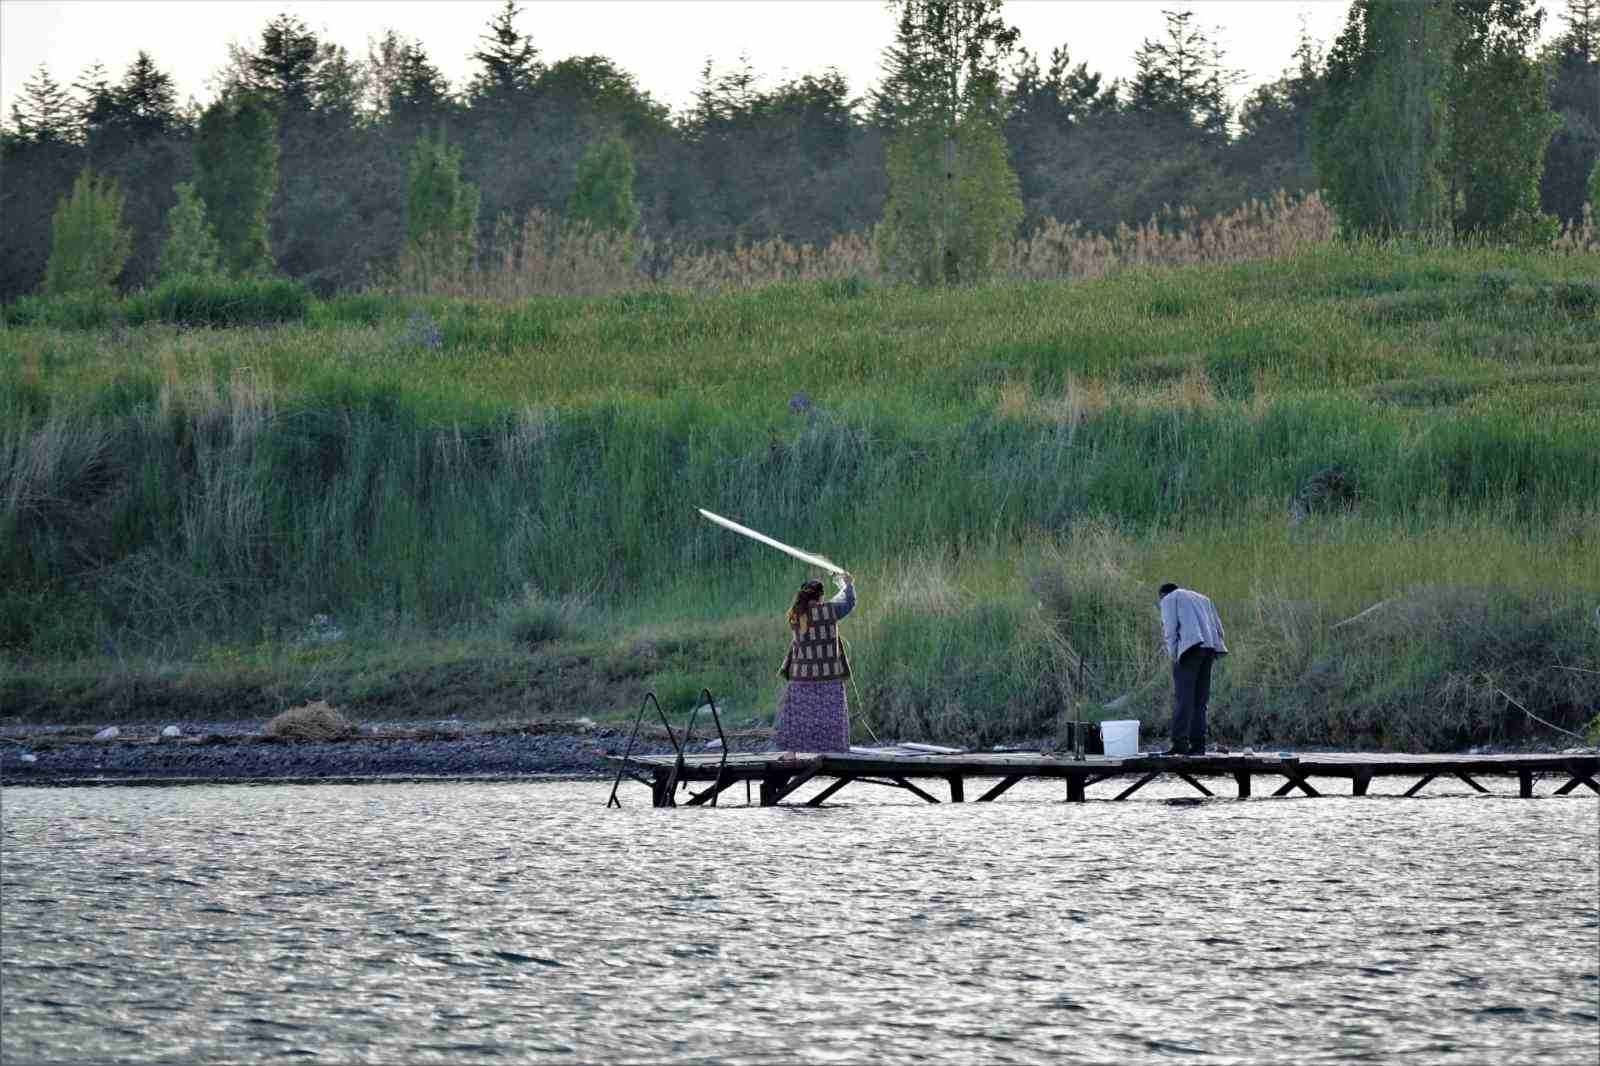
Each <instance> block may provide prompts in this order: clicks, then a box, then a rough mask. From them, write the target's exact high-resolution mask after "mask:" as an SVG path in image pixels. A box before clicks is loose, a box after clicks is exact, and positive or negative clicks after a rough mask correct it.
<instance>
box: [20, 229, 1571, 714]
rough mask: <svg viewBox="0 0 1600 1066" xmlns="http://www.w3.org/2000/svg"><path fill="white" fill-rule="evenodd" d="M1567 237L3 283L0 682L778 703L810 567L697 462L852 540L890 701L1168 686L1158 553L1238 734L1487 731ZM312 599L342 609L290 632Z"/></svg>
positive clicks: (387, 701) (1154, 691) (1557, 682)
mask: <svg viewBox="0 0 1600 1066" xmlns="http://www.w3.org/2000/svg"><path fill="white" fill-rule="evenodd" d="M1597 282H1600V271H1597V264H1596V263H1595V262H1594V261H1593V260H1592V259H1590V258H1584V257H1577V256H1570V257H1560V256H1554V255H1550V254H1545V253H1531V252H1530V253H1513V252H1505V251H1497V250H1492V249H1482V248H1479V249H1465V250H1444V249H1420V250H1419V249H1415V248H1407V247H1402V246H1369V247H1348V246H1333V247H1329V248H1327V249H1324V250H1321V251H1318V252H1316V253H1315V254H1311V255H1307V256H1303V257H1301V258H1297V259H1293V260H1288V261H1281V262H1274V263H1259V264H1246V265H1238V266H1231V267H1221V268H1195V269H1187V270H1180V271H1166V272H1155V273H1149V274H1126V275H1123V276H1120V277H1115V278H1111V279H1108V280H1104V281H1097V282H1088V283H1081V284H1076V285H1060V284H1033V285H1021V284H1008V285H999V286H994V287H987V288H978V289H971V290H962V291H956V292H918V291H909V290H902V289H885V288H873V287H870V286H862V285H856V286H841V285H838V284H831V283H824V284H816V285H807V286H772V287H768V288H765V289H758V290H753V291H747V292H736V293H724V294H721V295H714V296H692V295H685V294H679V293H664V292H637V293H627V294H623V295H618V296H613V297H606V298H601V299H595V300H587V301H584V300H554V299H541V300H536V301H532V302H529V303H526V304H519V305H491V304H469V303H461V302H450V301H434V302H423V303H418V302H414V301H404V300H399V299H393V298H387V297H381V296H373V295H363V296H353V297H346V298H342V299H338V300H333V301H329V302H314V303H312V304H311V306H310V309H309V312H308V313H307V317H306V318H305V320H304V321H303V322H294V323H287V324H282V325H277V326H271V327H266V328H243V329H233V330H223V331H213V330H192V329H180V328H177V327H174V326H170V325H139V326H131V325H129V324H128V322H127V316H123V317H122V318H119V319H117V320H116V321H115V323H114V324H109V325H105V326H102V327H98V328H89V329H71V328H59V327H54V326H49V325H43V324H34V325H26V326H17V325H12V326H10V327H8V328H7V329H6V330H5V331H4V332H0V412H3V414H0V419H3V428H0V549H3V550H0V647H3V648H5V649H6V650H5V652H4V655H5V656H6V658H5V659H4V660H3V661H0V715H17V714H22V715H27V716H30V717H48V716H56V717H62V718H69V717H95V716H97V715H101V716H103V715H107V714H111V713H113V712H116V713H124V714H126V715H133V716H136V715H137V711H138V709H139V707H140V706H141V705H149V704H150V703H151V702H152V701H155V702H157V703H159V701H161V700H168V699H170V700H173V701H177V702H178V703H181V702H182V701H183V700H184V699H191V704H192V705H193V706H195V707H197V708H205V709H208V710H214V709H216V708H218V707H220V706H225V705H228V704H229V703H230V701H231V702H233V703H241V701H242V703H241V705H245V706H250V707H259V708H260V709H261V710H263V711H264V710H266V709H268V708H269V707H271V708H280V707H282V706H288V705H291V704H293V703H296V702H303V701H304V700H306V699H313V698H327V699H329V700H331V701H333V702H335V703H344V704H346V705H350V706H352V707H355V708H357V709H358V710H359V711H361V712H362V713H366V714H372V713H379V712H382V713H388V714H394V715H408V714H420V715H424V716H435V715H436V713H437V712H438V711H439V710H440V709H441V708H446V707H448V709H449V711H450V713H467V714H477V715H479V716H489V715H503V714H506V713H508V712H515V711H517V710H518V709H521V710H527V711H530V712H531V711H539V712H540V713H560V712H555V711H554V709H555V708H557V707H559V708H563V709H567V710H570V713H573V714H590V715H595V714H597V713H600V714H605V713H608V712H609V713H612V714H624V713H629V712H631V710H632V709H633V708H634V707H636V706H637V701H638V697H639V696H640V695H641V694H642V691H643V689H644V688H645V687H647V686H651V687H655V688H657V689H658V690H659V691H661V692H663V693H667V694H670V695H671V696H672V699H673V701H675V702H676V703H687V702H692V699H693V696H694V694H695V693H697V692H698V690H699V687H700V685H701V684H710V686H711V688H712V689H713V691H714V692H717V693H718V695H719V696H721V695H723V694H724V693H726V694H727V697H728V698H729V699H731V700H732V702H733V703H734V704H735V705H736V706H737V707H738V708H739V711H740V713H741V714H744V715H746V716H748V717H769V716H770V713H771V708H772V707H773V706H774V705H775V701H776V696H777V684H778V683H777V681H776V679H775V677H774V676H773V670H774V669H775V666H776V663H777V662H778V660H779V659H780V658H781V656H782V649H783V640H784V634H785V630H784V629H783V626H782V624H781V620H780V616H781V611H782V608H783V606H784V605H785V604H786V602H787V595H788V592H789V590H790V586H791V585H792V584H794V583H795V582H797V581H798V580H799V579H801V578H803V577H804V576H806V575H805V572H804V569H803V568H802V567H801V566H800V565H799V564H792V563H790V562H788V561H786V560H784V559H782V558H781V557H778V556H776V555H774V554H771V553H766V552H763V550H762V549H759V548H757V547H755V546H753V545H750V544H748V543H745V542H742V541H740V540H738V539H737V538H734V537H732V536H731V535H729V534H726V533H725V532H722V531H720V530H717V529H715V528H714V527H712V526H710V525H709V524H707V523H705V522H703V521H701V520H700V519H699V518H698V517H697V516H696V514H695V508H696V507H706V508H709V509H711V510H715V511H718V512H721V513H724V514H728V515H730V516H733V517H735V518H738V519H740V520H741V521H744V522H747V523H748V524H751V525H754V526H756V527H757V528H760V529H763V530H765V531H767V532H770V533H772V534H773V535H775V536H778V537H779V538H781V539H785V540H790V541H792V542H797V543H800V544H802V545H805V546H808V547H812V548H815V549H817V550H821V551H824V552H826V553H827V554H829V555H831V556H833V557H834V558H837V559H841V560H843V561H845V562H847V563H849V565H850V566H851V567H852V569H853V570H854V571H855V572H856V573H857V575H858V577H859V579H860V587H861V593H862V607H861V609H860V611H859V613H858V615H857V616H856V618H854V619H852V621H851V622H850V623H847V632H848V635H849V637H850V639H851V643H852V656H853V661H854V662H855V664H856V667H857V689H858V691H857V692H855V693H853V696H855V697H856V698H857V699H858V700H859V702H860V708H861V709H860V715H859V719H860V720H861V721H862V722H863V723H864V725H863V728H864V726H865V724H870V725H871V727H872V728H873V729H874V730H876V731H877V732H878V733H879V735H886V734H889V733H893V734H897V735H903V736H913V735H915V736H921V737H928V738H940V739H971V740H988V739H994V738H999V737H1005V736H1015V735H1023V734H1031V735H1036V734H1038V733H1039V732H1043V731H1049V730H1050V729H1053V717H1054V715H1055V714H1056V713H1057V712H1058V711H1059V710H1060V709H1061V708H1062V707H1063V706H1066V705H1067V704H1068V702H1069V701H1070V699H1071V698H1073V696H1074V692H1073V690H1072V686H1071V685H1070V683H1069V681H1068V675H1069V674H1070V673H1071V670H1070V669H1069V668H1068V664H1070V663H1074V662H1076V656H1077V655H1079V654H1080V653H1081V654H1082V656H1083V657H1084V660H1085V663H1086V676H1087V679H1088V682H1089V685H1088V687H1089V691H1088V693H1087V699H1088V701H1089V703H1090V705H1091V709H1094V708H1099V707H1100V706H1101V705H1102V704H1103V703H1104V702H1106V701H1109V700H1111V699H1113V698H1116V697H1119V696H1122V695H1125V694H1126V695H1127V696H1128V700H1127V701H1126V702H1125V704H1123V706H1124V707H1126V708H1128V709H1129V710H1130V711H1131V712H1132V713H1135V714H1137V715H1139V716H1140V717H1142V718H1144V719H1145V720H1146V721H1147V722H1148V723H1150V725H1151V726H1152V727H1154V725H1155V723H1157V722H1158V721H1159V720H1160V719H1161V718H1162V716H1163V714H1164V705H1165V698H1166V680H1165V668H1164V666H1163V664H1162V662H1161V661H1160V658H1159V656H1160V650H1159V647H1158V644H1157V641H1156V639H1155V626H1156V621H1155V619H1156V615H1155V609H1154V594H1153V591H1152V590H1153V589H1154V588H1155V586H1156V584H1158V583H1159V582H1160V581H1162V580H1167V579H1172V580H1177V581H1180V582H1183V583H1185V584H1189V585H1192V586H1194V587H1197V588H1200V589H1203V590H1205V591H1207V592H1209V593H1210V594H1212V595H1213V597H1214V598H1215V599H1216V600H1217V602H1218V604H1219V607H1220V608H1221V610H1222V613H1223V617H1224V621H1225V623H1226V624H1227V625H1228V631H1229V642H1230V647H1232V648H1233V649H1234V654H1233V655H1231V656H1229V658H1228V659H1227V660H1226V661H1225V663H1224V665H1223V667H1222V669H1221V671H1220V673H1219V679H1218V681H1219V689H1218V693H1217V697H1216V700H1215V705H1216V711H1215V714H1216V722H1217V725H1218V727H1219V728H1220V729H1222V730H1223V731H1224V732H1225V733H1227V734H1230V735H1232V736H1234V737H1236V738H1239V739H1252V740H1273V741H1284V742H1311V741H1323V742H1329V743H1335V742H1336V743H1357V742H1362V743H1389V744H1428V745H1459V744H1464V743H1468V742H1472V741H1477V740H1486V739H1506V738H1509V737H1515V736H1518V735H1521V733H1522V731H1523V729H1524V727H1525V725H1526V723H1527V719H1526V718H1525V717H1524V716H1523V715H1522V714H1521V712H1520V711H1517V710H1515V708H1514V706H1513V704H1512V703H1511V701H1512V700H1515V701H1516V702H1517V703H1520V704H1522V705H1524V706H1526V707H1527V708H1528V709H1530V710H1532V711H1534V712H1535V713H1537V714H1540V715H1541V716H1542V717H1546V718H1550V719H1551V720H1553V721H1557V722H1560V723H1562V724H1565V725H1567V726H1569V727H1571V728H1576V727H1577V726H1579V725H1581V724H1582V723H1583V722H1584V721H1587V720H1588V718H1590V717H1592V716H1593V715H1594V714H1595V710H1596V708H1597V707H1600V625H1597V621H1596V619H1595V617H1594V611H1595V608H1596V607H1597V606H1600V566H1596V565H1595V563H1594V560H1595V559H1596V558H1600V317H1597V311H1600V301H1596V300H1595V299H1593V298H1592V297H1593V296H1594V294H1595V292H1597V291H1600V289H1596V285H1597ZM10 317H11V318H12V319H13V320H14V319H15V317H16V316H10ZM38 320H39V316H35V321H38ZM1380 601H1387V606H1386V607H1384V608H1382V609H1380V610H1379V611H1377V612H1374V614H1373V615H1371V616H1368V618H1367V619H1366V620H1364V621H1362V622H1360V623H1352V624H1350V625H1346V626H1337V625H1336V624H1337V623H1339V622H1340V621H1342V620H1343V619H1346V618H1349V617H1350V616H1352V615H1355V614H1356V613H1358V612H1360V611H1361V610H1363V609H1365V608H1367V607H1369V606H1371V605H1373V604H1375V603H1378V602H1380ZM317 613H323V614H328V615H330V616H331V617H332V618H334V619H336V620H337V621H338V623H339V624H340V625H341V626H343V627H344V628H345V629H346V630H347V633H348V636H347V639H346V640H345V641H342V642H339V643H337V644H332V645H324V646H316V647H307V646H303V645H302V644H301V643H298V642H299V641H300V640H301V639H302V638H303V637H304V634H305V628H306V625H307V620H308V619H309V618H310V617H311V616H312V615H313V614H317ZM308 656H309V657H310V658H309V659H308ZM319 656H320V657H322V658H318V657H319ZM141 686H142V687H141ZM155 692H161V693H166V694H167V695H162V696H160V697H159V698H158V697H156V696H152V695H148V694H149V693H155ZM141 693H145V695H141ZM186 693H188V694H190V695H186ZM452 693H455V695H452ZM556 696H559V698H554V697H556ZM677 710H679V711H686V710H687V706H684V707H680V708H677ZM1117 713H1123V712H1117Z"/></svg>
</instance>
